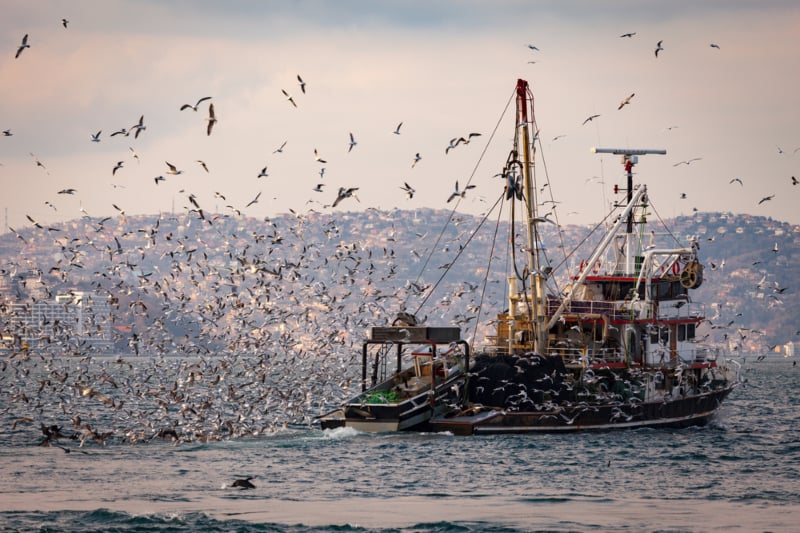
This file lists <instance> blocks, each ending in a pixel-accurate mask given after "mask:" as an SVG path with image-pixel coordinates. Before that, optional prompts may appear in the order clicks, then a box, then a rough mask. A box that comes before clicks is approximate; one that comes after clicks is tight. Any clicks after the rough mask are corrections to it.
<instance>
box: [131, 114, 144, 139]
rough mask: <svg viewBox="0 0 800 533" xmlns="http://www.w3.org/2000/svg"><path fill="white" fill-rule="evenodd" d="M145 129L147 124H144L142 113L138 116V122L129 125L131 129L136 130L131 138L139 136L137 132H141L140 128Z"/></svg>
mask: <svg viewBox="0 0 800 533" xmlns="http://www.w3.org/2000/svg"><path fill="white" fill-rule="evenodd" d="M146 129H147V126H145V125H144V115H142V116H140V117H139V122H137V123H136V124H134V125H133V126H132V127H131V131H133V130H136V133H134V134H133V138H134V139H138V138H139V133H141V132H142V130H146Z"/></svg>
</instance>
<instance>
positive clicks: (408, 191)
mask: <svg viewBox="0 0 800 533" xmlns="http://www.w3.org/2000/svg"><path fill="white" fill-rule="evenodd" d="M400 188H401V189H403V190H404V191H406V194H407V195H408V199H409V200H411V199H412V198H414V193H415V192H417V191H416V190H414V187H412V186H411V185H409V184H408V183H406V182H403V186H402V187H400Z"/></svg>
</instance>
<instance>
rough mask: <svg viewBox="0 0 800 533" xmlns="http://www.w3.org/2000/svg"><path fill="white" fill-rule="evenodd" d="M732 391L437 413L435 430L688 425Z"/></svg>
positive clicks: (702, 420)
mask: <svg viewBox="0 0 800 533" xmlns="http://www.w3.org/2000/svg"><path fill="white" fill-rule="evenodd" d="M731 390H733V386H728V387H725V388H721V389H718V390H713V391H710V392H706V393H702V394H698V395H694V396H687V397H683V398H674V399H669V400H665V401H658V402H626V403H612V404H601V405H591V404H582V405H569V406H558V407H556V408H553V409H548V410H543V411H511V410H507V409H498V408H494V409H488V410H483V411H479V412H476V413H470V414H466V415H456V416H451V417H437V418H434V419H433V420H431V421H430V426H431V429H432V430H433V431H448V432H451V433H453V434H456V435H480V434H498V433H572V432H577V431H610V430H620V429H636V428H685V427H690V426H701V425H705V424H707V423H708V422H709V420H711V418H713V417H714V415H715V414H716V413H717V411H718V409H719V407H720V405H721V404H722V401H723V400H724V399H725V398H726V397H727V396H728V394H730V392H731Z"/></svg>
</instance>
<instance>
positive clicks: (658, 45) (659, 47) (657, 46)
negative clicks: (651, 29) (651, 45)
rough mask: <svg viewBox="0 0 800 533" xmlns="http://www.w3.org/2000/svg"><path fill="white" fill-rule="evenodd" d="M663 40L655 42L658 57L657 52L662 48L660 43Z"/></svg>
mask: <svg viewBox="0 0 800 533" xmlns="http://www.w3.org/2000/svg"><path fill="white" fill-rule="evenodd" d="M663 42H664V41H658V44H656V57H658V53H659V52H660V51H662V50H663V48H662V47H661V43H663Z"/></svg>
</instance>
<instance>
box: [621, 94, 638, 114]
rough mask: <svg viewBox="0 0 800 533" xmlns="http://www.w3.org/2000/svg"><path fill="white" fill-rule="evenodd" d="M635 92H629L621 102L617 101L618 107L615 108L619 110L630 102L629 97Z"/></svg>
mask: <svg viewBox="0 0 800 533" xmlns="http://www.w3.org/2000/svg"><path fill="white" fill-rule="evenodd" d="M635 94H636V93H631V95H630V96H629V97H627V98H626V99H624V100H623V101H622V102H620V103H619V107H618V108H617V110H620V109H622V108H623V107H625V106H626V105H628V104H630V103H631V98H633V96H634V95H635Z"/></svg>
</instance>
